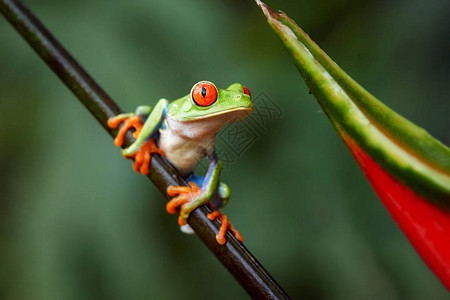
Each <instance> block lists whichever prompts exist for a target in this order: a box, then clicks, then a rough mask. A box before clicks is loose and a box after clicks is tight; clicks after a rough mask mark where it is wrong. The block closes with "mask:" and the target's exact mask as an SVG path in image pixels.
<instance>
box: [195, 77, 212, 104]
mask: <svg viewBox="0 0 450 300" xmlns="http://www.w3.org/2000/svg"><path fill="white" fill-rule="evenodd" d="M192 100H194V102H195V104H197V105H199V106H209V105H211V104H213V103H214V102H215V101H216V100H217V89H216V87H215V86H214V85H213V84H212V83H209V82H204V81H203V82H199V83H197V84H196V85H195V86H194V87H193V88H192Z"/></svg>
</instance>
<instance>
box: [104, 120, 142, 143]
mask: <svg viewBox="0 0 450 300" xmlns="http://www.w3.org/2000/svg"><path fill="white" fill-rule="evenodd" d="M121 123H123V126H122V127H120V129H119V132H118V133H117V136H116V138H115V139H114V145H116V146H117V147H121V146H122V145H123V139H124V137H125V134H126V133H127V131H128V129H131V128H134V130H135V131H134V132H133V136H134V138H135V139H137V137H138V136H139V133H141V130H142V122H141V119H140V118H139V117H138V116H131V117H121V116H117V117H114V118H110V119H108V127H109V128H117V127H118V126H119V125H120V124H121Z"/></svg>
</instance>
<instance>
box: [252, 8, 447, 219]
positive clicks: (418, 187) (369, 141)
mask: <svg viewBox="0 0 450 300" xmlns="http://www.w3.org/2000/svg"><path fill="white" fill-rule="evenodd" d="M256 2H257V3H258V4H259V5H260V7H261V8H262V9H263V12H264V14H265V15H266V17H267V20H268V22H269V24H270V25H271V27H272V28H273V29H274V30H275V32H276V33H277V34H278V35H279V37H280V38H281V40H282V42H283V43H284V45H285V46H286V48H287V50H288V51H289V52H290V54H291V56H292V57H293V58H294V59H295V63H296V66H297V68H298V70H299V71H300V73H301V75H302V77H303V78H304V80H305V82H306V84H307V85H308V87H309V88H310V90H311V92H312V94H313V95H314V96H315V97H316V98H317V99H318V101H319V104H320V105H321V106H322V108H323V109H324V111H325V112H326V114H327V116H328V117H329V119H330V121H331V122H332V124H333V125H334V126H335V127H336V129H337V130H338V132H340V133H341V132H347V133H348V134H349V135H350V136H351V137H352V138H353V139H355V140H356V141H357V142H358V144H359V145H360V146H361V147H362V148H363V149H364V150H365V151H367V153H369V155H370V156H371V157H372V158H373V159H374V160H376V161H377V162H378V163H379V164H380V165H381V166H382V167H383V168H385V169H386V170H388V171H389V173H390V174H392V175H394V177H396V178H397V179H399V180H400V181H402V182H403V183H405V184H406V185H407V186H409V187H411V188H412V189H413V190H415V191H416V192H418V193H419V194H421V195H423V196H424V197H425V198H426V199H427V200H428V201H430V202H433V203H434V204H437V205H439V206H440V207H441V208H443V209H445V210H449V209H450V149H449V148H447V147H446V146H445V145H443V144H442V143H440V142H439V141H437V140H436V139H434V138H433V137H432V136H431V135H429V134H428V133H427V132H426V131H425V130H424V129H422V128H420V127H418V126H417V125H415V124H413V123H412V122H410V121H408V120H407V119H405V118H404V117H402V116H400V115H399V114H397V113H395V112H394V111H392V110H391V109H390V108H388V107H387V106H386V105H384V104H383V103H381V102H380V101H378V100H377V99H376V98H375V97H374V96H372V95H371V94H370V93H369V92H367V91H366V90H365V89H364V88H362V87H361V86H360V85H359V84H358V83H356V82H355V81H354V80H353V79H352V78H351V77H350V76H348V75H347V74H346V73H345V72H344V71H343V70H342V69H340V68H339V67H338V66H337V64H336V63H334V62H333V61H332V60H331V59H330V58H329V57H328V56H327V55H326V54H325V53H324V52H323V51H322V50H321V49H320V48H319V47H318V46H317V44H315V43H314V42H313V41H312V40H311V39H310V38H309V36H308V35H307V34H306V33H305V32H304V31H303V30H301V29H300V28H299V27H298V26H297V24H295V22H294V21H293V20H291V19H290V18H289V17H288V16H287V15H286V14H284V13H282V12H281V13H279V14H278V13H276V12H274V11H273V10H271V9H270V8H269V7H267V6H266V5H265V4H263V3H262V2H261V1H258V0H257V1H256Z"/></svg>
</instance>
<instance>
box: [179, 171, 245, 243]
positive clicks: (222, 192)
mask: <svg viewBox="0 0 450 300" xmlns="http://www.w3.org/2000/svg"><path fill="white" fill-rule="evenodd" d="M204 180H205V178H204V177H203V176H198V175H196V174H192V175H191V176H190V177H189V178H188V181H190V182H194V183H195V184H197V185H198V186H202V185H203V181H204ZM230 195H231V192H230V188H229V187H228V185H226V184H225V183H223V182H220V184H219V186H218V187H217V189H216V191H215V192H214V195H213V197H212V198H211V200H210V201H209V203H208V204H209V207H210V208H211V209H212V210H213V212H212V213H209V214H208V219H210V220H211V221H213V220H215V219H219V220H220V224H221V225H220V230H219V232H218V233H217V235H216V240H217V242H218V243H219V244H221V245H223V244H225V243H226V238H225V234H226V233H227V230H228V229H230V230H231V231H233V233H234V235H235V237H236V238H237V239H238V240H239V241H241V242H243V241H244V238H243V237H242V235H241V234H240V233H239V231H237V230H236V228H234V227H233V225H231V224H230V222H229V220H228V217H227V216H226V215H224V214H222V213H221V212H220V211H219V209H221V208H223V207H225V206H226V205H227V204H228V200H229V199H230ZM180 229H181V231H183V232H186V233H194V231H193V230H192V228H191V227H190V226H189V225H184V226H181V227H180Z"/></svg>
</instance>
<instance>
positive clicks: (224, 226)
mask: <svg viewBox="0 0 450 300" xmlns="http://www.w3.org/2000/svg"><path fill="white" fill-rule="evenodd" d="M216 218H218V219H219V220H220V223H221V225H220V230H219V233H217V234H216V240H217V242H218V243H219V244H221V245H224V244H225V243H226V242H227V240H226V238H225V234H226V233H227V230H228V228H229V229H230V230H231V231H233V233H234V236H235V237H236V239H238V241H240V242H243V241H244V238H243V237H242V235H241V234H240V233H239V231H237V230H236V228H234V227H233V225H231V224H230V222H229V221H228V217H227V216H226V215H223V214H222V213H220V211H218V210H215V211H213V212H212V213H209V214H208V219H210V220H211V221H213V220H215V219H216Z"/></svg>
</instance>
